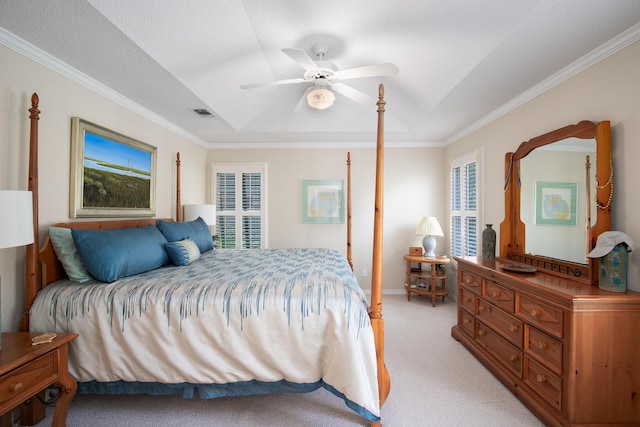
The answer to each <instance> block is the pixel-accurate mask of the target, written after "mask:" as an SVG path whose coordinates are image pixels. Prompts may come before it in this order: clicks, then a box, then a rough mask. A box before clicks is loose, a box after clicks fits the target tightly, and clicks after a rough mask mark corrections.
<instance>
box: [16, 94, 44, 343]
mask: <svg viewBox="0 0 640 427" xmlns="http://www.w3.org/2000/svg"><path fill="white" fill-rule="evenodd" d="M39 102H40V99H39V98H38V94H37V93H35V92H34V93H33V95H31V108H30V109H29V113H30V114H29V119H30V120H31V129H30V137H29V191H31V197H32V199H33V243H32V244H30V245H27V257H26V291H25V298H24V312H23V314H22V319H21V321H20V330H21V331H23V332H28V331H29V309H30V308H31V304H33V301H34V300H35V298H36V294H37V293H38V290H39V288H40V284H39V280H38V279H39V277H38V247H39V245H40V237H39V234H38V228H39V226H38V120H40V110H39V109H38V104H39Z"/></svg>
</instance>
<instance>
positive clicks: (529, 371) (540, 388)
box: [524, 356, 562, 410]
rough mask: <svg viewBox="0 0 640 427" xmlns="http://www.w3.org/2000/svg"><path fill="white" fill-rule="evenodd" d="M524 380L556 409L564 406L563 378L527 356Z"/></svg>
mask: <svg viewBox="0 0 640 427" xmlns="http://www.w3.org/2000/svg"><path fill="white" fill-rule="evenodd" d="M524 382H525V383H526V384H528V385H529V386H530V387H531V388H532V389H533V390H535V391H536V393H538V394H539V395H540V396H541V397H542V398H543V399H544V400H546V401H547V402H549V403H550V404H551V405H553V406H554V407H555V408H556V409H558V410H560V409H561V408H562V379H561V378H560V377H558V376H557V375H555V374H554V373H552V372H551V371H549V370H548V369H546V368H544V367H543V366H542V365H540V364H538V363H537V362H536V361H535V360H533V359H531V358H530V357H528V356H525V362H524Z"/></svg>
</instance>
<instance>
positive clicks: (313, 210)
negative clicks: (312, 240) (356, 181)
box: [301, 179, 344, 224]
mask: <svg viewBox="0 0 640 427" xmlns="http://www.w3.org/2000/svg"><path fill="white" fill-rule="evenodd" d="M301 211H302V222H303V223H314V224H341V223H344V184H343V181H342V180H341V179H303V180H302V194H301Z"/></svg>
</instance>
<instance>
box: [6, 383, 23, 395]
mask: <svg viewBox="0 0 640 427" xmlns="http://www.w3.org/2000/svg"><path fill="white" fill-rule="evenodd" d="M23 387H24V384H22V383H14V384H11V386H10V387H9V391H10V392H11V393H17V392H19V391H20V390H22V388H23Z"/></svg>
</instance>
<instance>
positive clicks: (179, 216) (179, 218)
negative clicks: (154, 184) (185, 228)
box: [176, 152, 182, 222]
mask: <svg viewBox="0 0 640 427" xmlns="http://www.w3.org/2000/svg"><path fill="white" fill-rule="evenodd" d="M176 187H177V188H176V221H178V222H179V221H182V204H181V202H180V152H178V153H176Z"/></svg>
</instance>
